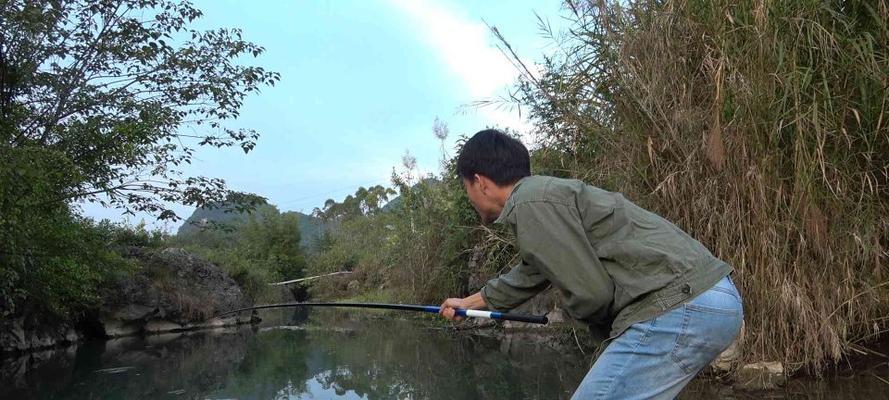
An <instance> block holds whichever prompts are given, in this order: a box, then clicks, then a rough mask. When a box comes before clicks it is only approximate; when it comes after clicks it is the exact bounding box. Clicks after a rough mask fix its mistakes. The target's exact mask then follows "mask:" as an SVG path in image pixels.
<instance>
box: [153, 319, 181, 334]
mask: <svg viewBox="0 0 889 400" xmlns="http://www.w3.org/2000/svg"><path fill="white" fill-rule="evenodd" d="M183 328H184V326H183V325H180V324H177V323H175V322H170V321H163V320H154V321H148V322H147V323H146V324H145V328H144V329H145V332H146V333H158V332H175V331H180V330H182V329H183Z"/></svg>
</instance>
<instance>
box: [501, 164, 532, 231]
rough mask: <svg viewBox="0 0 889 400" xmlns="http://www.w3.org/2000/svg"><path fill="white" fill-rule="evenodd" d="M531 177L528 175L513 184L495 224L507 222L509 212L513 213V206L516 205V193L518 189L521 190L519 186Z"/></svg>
mask: <svg viewBox="0 0 889 400" xmlns="http://www.w3.org/2000/svg"><path fill="white" fill-rule="evenodd" d="M529 177H530V176H526V177H524V178H522V179H519V180H518V181H517V182H516V183H515V185H513V187H512V192H510V193H509V198H507V199H506V203H505V204H503V210H501V211H500V216H498V217H497V219H496V220H494V223H495V224H502V223H504V222H506V218H507V217H509V214H510V213H512V209H513V207H515V202H516V196H515V193H516V191H517V190H519V186H521V185H522V183H523V182H525V180H526V179H528V178H529Z"/></svg>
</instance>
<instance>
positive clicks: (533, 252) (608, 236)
mask: <svg viewBox="0 0 889 400" xmlns="http://www.w3.org/2000/svg"><path fill="white" fill-rule="evenodd" d="M496 223H505V224H507V225H508V226H509V227H510V229H511V230H512V231H513V232H514V233H515V235H516V241H517V245H518V248H519V254H520V255H521V261H520V262H519V263H518V264H517V265H515V266H514V267H513V268H512V270H510V271H509V272H508V273H506V274H503V275H501V276H499V277H497V278H494V279H491V280H490V281H488V282H487V284H486V285H485V287H484V288H482V290H481V295H482V297H483V298H484V299H485V302H486V303H487V304H488V307H489V308H491V309H493V310H495V311H507V310H510V309H512V308H515V307H517V306H519V305H520V304H522V303H524V302H525V301H526V300H528V299H530V298H531V297H533V296H534V295H536V294H537V293H539V292H541V291H543V290H544V289H546V288H547V287H548V286H549V285H550V284H552V285H553V286H554V287H556V288H557V289H559V290H560V291H561V292H562V294H563V295H564V300H565V302H564V308H565V310H566V311H567V312H568V314H569V315H570V316H571V317H573V318H575V319H578V320H582V321H586V322H588V323H590V324H592V325H593V328H598V329H600V330H601V329H602V328H605V329H607V327H608V326H610V327H611V329H610V336H611V337H616V336H617V335H620V334H621V333H622V332H623V331H624V330H625V329H627V328H628V327H629V326H630V325H632V324H634V323H636V322H641V321H645V320H649V319H651V318H653V317H656V316H658V315H660V314H662V313H664V312H666V311H668V310H671V309H673V308H675V307H678V306H679V305H681V304H682V303H683V302H685V301H686V300H688V299H690V298H693V297H695V296H697V295H698V294H700V293H703V292H704V291H706V290H707V289H709V288H710V287H712V286H713V285H714V284H716V282H718V281H719V280H720V279H722V278H723V277H724V276H726V275H728V274H729V273H730V272H731V271H732V267H731V266H729V265H728V264H726V263H725V262H723V261H721V260H719V259H718V258H716V257H714V256H713V254H711V253H710V251H709V250H707V248H706V247H704V246H703V245H702V244H701V243H699V242H698V241H697V240H695V239H693V238H692V237H691V236H689V235H688V234H687V233H685V232H683V231H682V230H681V229H679V228H678V227H676V225H673V224H672V223H670V222H669V221H667V220H665V219H663V218H661V217H660V216H658V215H656V214H654V213H651V212H649V211H646V210H644V209H642V208H640V207H639V206H637V205H635V204H633V203H631V202H630V201H628V200H627V199H625V198H624V197H623V196H622V195H621V194H619V193H612V192H608V191H605V190H602V189H599V188H597V187H594V186H590V185H587V184H585V183H583V182H581V181H578V180H568V179H560V178H554V177H548V176H529V177H526V178H523V179H521V180H520V181H518V182H517V183H516V185H515V187H514V188H513V191H512V193H511V194H510V196H509V199H508V200H507V201H506V205H505V206H504V207H503V211H502V212H501V213H500V217H499V218H498V219H497V221H496Z"/></svg>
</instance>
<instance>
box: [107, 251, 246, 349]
mask: <svg viewBox="0 0 889 400" xmlns="http://www.w3.org/2000/svg"><path fill="white" fill-rule="evenodd" d="M130 256H131V257H133V258H135V259H136V260H138V261H139V263H140V264H141V266H142V268H141V270H140V271H139V272H138V273H136V274H135V275H133V276H130V277H127V278H124V279H121V280H120V281H118V282H117V283H116V284H115V285H114V287H112V288H111V290H110V292H111V294H110V295H109V296H107V298H106V299H105V301H104V303H103V305H102V307H101V308H100V310H99V315H98V325H100V326H101V327H102V328H103V329H104V334H105V336H108V337H119V336H126V335H133V334H139V333H160V332H171V331H180V330H189V329H203V328H210V327H218V326H225V325H232V324H238V323H247V322H250V315H247V314H246V313H244V314H245V315H240V316H234V317H231V318H226V319H218V318H214V317H213V316H214V315H215V314H218V313H220V312H223V311H227V310H232V309H236V308H243V307H249V306H250V301H249V300H248V299H247V298H246V297H245V296H244V294H243V293H242V292H241V288H240V287H239V286H238V284H237V282H235V281H234V280H233V279H231V277H229V276H228V274H226V273H225V272H224V271H223V270H222V269H221V268H219V267H218V266H216V265H214V264H212V263H210V262H208V261H206V260H204V259H202V258H200V257H197V256H195V255H193V254H191V253H189V252H187V251H185V250H183V249H178V248H169V249H165V250H162V251H158V250H146V249H140V248H134V249H131V251H130Z"/></svg>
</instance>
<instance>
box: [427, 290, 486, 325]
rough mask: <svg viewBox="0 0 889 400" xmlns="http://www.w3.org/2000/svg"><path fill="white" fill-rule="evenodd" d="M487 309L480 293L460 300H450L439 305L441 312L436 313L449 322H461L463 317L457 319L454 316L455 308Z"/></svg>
mask: <svg viewBox="0 0 889 400" xmlns="http://www.w3.org/2000/svg"><path fill="white" fill-rule="evenodd" d="M485 307H487V304H485V299H484V298H483V297H482V295H481V293H476V294H474V295H472V296H469V297H464V298H462V299H457V298H450V299H447V300H445V301H444V303H441V310H440V311H439V312H438V313H439V314H441V315H442V316H443V317H445V318H447V319H449V320H451V321H462V320H464V318H463V317H458V316H456V315H454V314H455V311H454V309H455V308H462V309H464V310H478V309H481V308H485Z"/></svg>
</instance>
